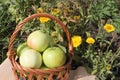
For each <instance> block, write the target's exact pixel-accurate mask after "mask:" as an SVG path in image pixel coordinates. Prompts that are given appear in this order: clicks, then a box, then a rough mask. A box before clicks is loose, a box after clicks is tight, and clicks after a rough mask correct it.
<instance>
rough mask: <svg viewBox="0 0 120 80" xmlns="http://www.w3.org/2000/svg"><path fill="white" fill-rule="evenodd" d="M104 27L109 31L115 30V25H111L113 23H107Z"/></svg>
mask: <svg viewBox="0 0 120 80" xmlns="http://www.w3.org/2000/svg"><path fill="white" fill-rule="evenodd" d="M104 29H105V30H106V31H107V32H108V33H109V32H112V31H114V30H115V27H114V26H113V25H111V24H106V25H105V26H104Z"/></svg>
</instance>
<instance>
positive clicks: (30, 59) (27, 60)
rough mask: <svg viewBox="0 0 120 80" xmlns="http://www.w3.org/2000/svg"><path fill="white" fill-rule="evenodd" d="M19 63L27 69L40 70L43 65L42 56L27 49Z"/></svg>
mask: <svg viewBox="0 0 120 80" xmlns="http://www.w3.org/2000/svg"><path fill="white" fill-rule="evenodd" d="M19 62H20V65H22V66H24V67H27V68H40V67H41V65H42V56H41V54H40V53H39V52H38V51H36V50H34V49H27V50H25V51H23V53H22V54H21V56H20V58H19Z"/></svg>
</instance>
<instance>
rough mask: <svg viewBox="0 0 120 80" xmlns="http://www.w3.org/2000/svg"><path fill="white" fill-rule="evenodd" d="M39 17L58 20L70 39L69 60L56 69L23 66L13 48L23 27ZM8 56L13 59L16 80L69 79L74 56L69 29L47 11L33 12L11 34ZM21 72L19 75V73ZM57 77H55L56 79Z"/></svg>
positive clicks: (68, 39)
mask: <svg viewBox="0 0 120 80" xmlns="http://www.w3.org/2000/svg"><path fill="white" fill-rule="evenodd" d="M38 17H49V18H51V19H53V20H54V21H55V22H57V23H58V24H59V25H60V27H62V29H63V31H64V32H65V33H66V37H67V41H68V51H67V52H68V61H67V63H66V64H65V65H64V66H61V67H58V68H54V69H48V70H41V69H31V68H26V67H23V66H21V65H20V64H19V63H18V62H17V61H16V59H15V57H16V52H15V51H14V50H13V43H14V40H15V38H16V36H17V34H18V32H19V31H20V29H21V28H22V26H24V25H25V24H26V23H27V22H28V21H30V20H32V19H34V18H38ZM7 56H8V57H9V59H10V60H11V63H12V65H13V72H14V75H15V79H16V80H68V77H69V70H70V64H71V61H72V57H73V47H72V43H71V38H70V34H69V31H68V29H67V27H66V26H65V25H64V24H63V23H62V22H61V21H60V20H59V19H57V18H56V17H54V16H52V15H50V14H47V13H36V14H33V15H31V16H29V17H27V18H25V19H24V20H23V21H22V22H20V23H19V24H18V25H17V26H16V28H15V30H14V32H13V34H12V35H11V38H10V42H9V46H8V53H7ZM18 74H19V75H18ZM46 78H47V79H46ZM54 78H55V79H54Z"/></svg>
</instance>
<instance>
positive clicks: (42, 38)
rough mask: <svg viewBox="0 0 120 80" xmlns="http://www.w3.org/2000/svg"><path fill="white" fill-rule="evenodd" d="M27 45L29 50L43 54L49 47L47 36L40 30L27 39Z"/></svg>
mask: <svg viewBox="0 0 120 80" xmlns="http://www.w3.org/2000/svg"><path fill="white" fill-rule="evenodd" d="M27 44H28V46H29V47H30V48H32V49H34V50H37V51H39V52H43V51H44V50H45V49H46V48H47V47H48V45H49V35H47V34H46V33H44V32H42V31H40V30H36V31H33V32H32V33H31V34H30V35H29V36H28V38H27Z"/></svg>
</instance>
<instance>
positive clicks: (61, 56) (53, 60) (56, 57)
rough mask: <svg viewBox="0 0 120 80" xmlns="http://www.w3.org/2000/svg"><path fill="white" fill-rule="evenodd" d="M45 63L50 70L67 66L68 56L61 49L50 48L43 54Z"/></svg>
mask: <svg viewBox="0 0 120 80" xmlns="http://www.w3.org/2000/svg"><path fill="white" fill-rule="evenodd" d="M43 62H44V64H45V65H46V66H47V67H49V68H57V67H60V66H62V65H64V64H65V62H66V54H65V52H64V51H63V50H62V49H61V48H59V47H50V48H47V49H46V50H45V51H44V52H43Z"/></svg>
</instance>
